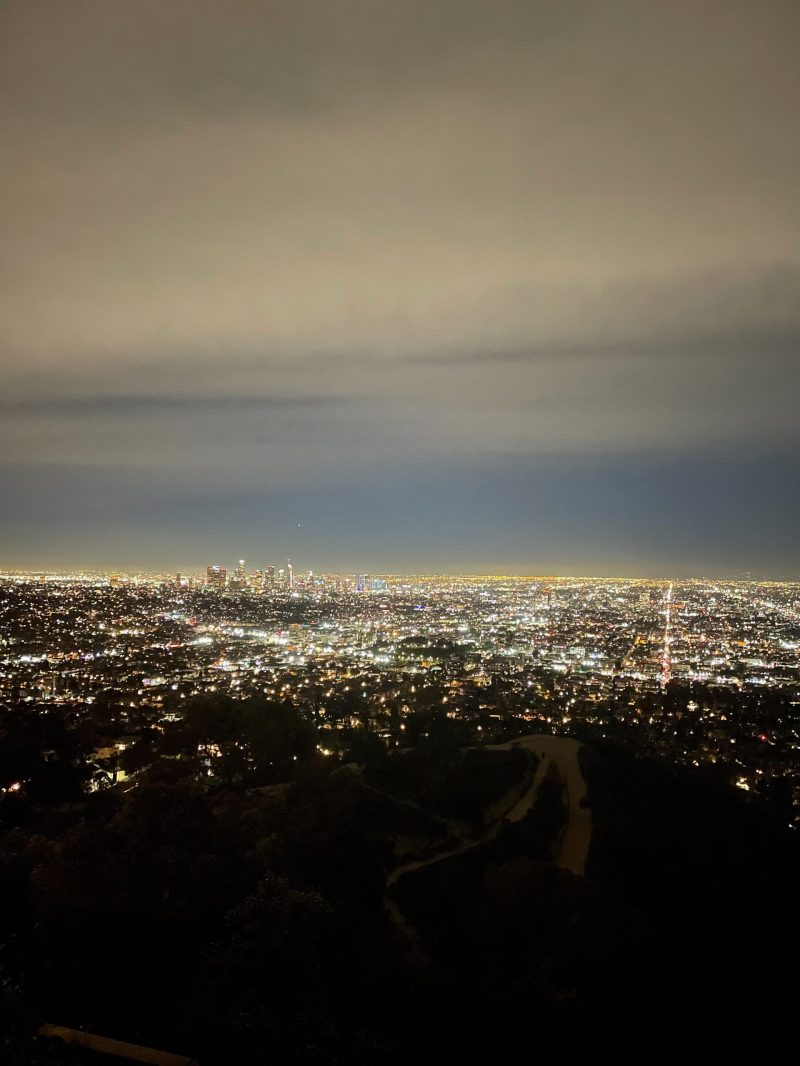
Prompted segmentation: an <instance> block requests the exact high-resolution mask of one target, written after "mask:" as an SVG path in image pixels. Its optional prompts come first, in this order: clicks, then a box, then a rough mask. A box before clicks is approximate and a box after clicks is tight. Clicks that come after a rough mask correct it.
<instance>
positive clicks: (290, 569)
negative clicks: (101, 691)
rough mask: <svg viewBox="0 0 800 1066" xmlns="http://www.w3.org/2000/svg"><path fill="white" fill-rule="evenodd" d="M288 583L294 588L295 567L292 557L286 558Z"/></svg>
mask: <svg viewBox="0 0 800 1066" xmlns="http://www.w3.org/2000/svg"><path fill="white" fill-rule="evenodd" d="M286 584H287V585H288V586H289V588H294V567H293V566H292V560H291V559H287V560H286Z"/></svg>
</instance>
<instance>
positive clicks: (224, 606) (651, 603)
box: [0, 560, 800, 824]
mask: <svg viewBox="0 0 800 1066" xmlns="http://www.w3.org/2000/svg"><path fill="white" fill-rule="evenodd" d="M214 693H216V694H219V695H220V696H233V697H235V698H243V699H244V698H247V697H253V696H266V697H267V698H268V700H269V701H271V702H270V704H269V705H270V706H271V705H273V704H274V702H275V701H280V702H287V701H288V702H290V703H291V705H292V706H293V707H294V709H295V710H296V711H297V712H298V713H299V714H300V715H302V716H303V717H307V718H308V720H309V721H312V722H314V723H315V724H316V727H317V737H318V744H317V746H318V750H319V752H320V753H322V754H323V755H325V756H328V757H330V758H332V759H335V758H342V757H343V756H344V753H345V752H346V751H347V750H348V747H349V745H350V742H351V740H352V737H353V735H354V734H356V733H358V732H359V731H360V732H365V733H369V734H373V735H374V737H376V738H379V739H380V741H381V742H382V743H384V744H385V745H386V746H387V747H389V748H394V749H401V748H402V747H403V746H404V745H406V744H408V743H409V742H411V741H412V740H413V738H414V737H415V735H416V734H419V732H420V731H428V730H435V729H436V728H437V723H439V722H441V721H443V720H449V721H456V722H458V723H460V725H461V727H462V728H463V731H464V737H465V742H467V743H470V744H479V743H481V742H493V741H500V740H506V739H508V738H510V737H513V736H515V735H522V734H530V733H534V732H538V733H541V732H551V733H554V734H562V733H563V734H568V735H573V736H578V737H579V738H584V739H591V738H597V737H607V738H611V739H615V738H616V739H619V740H621V741H623V742H624V743H625V744H627V745H629V746H630V747H631V749H632V750H634V751H636V752H638V753H641V754H643V755H654V754H656V755H661V756H664V757H667V758H669V759H671V760H673V761H675V762H677V763H680V764H683V765H694V766H703V765H706V764H715V765H716V766H717V767H718V768H719V770H720V772H724V773H727V774H728V775H729V778H730V781H731V784H732V785H735V786H737V787H738V788H740V789H743V790H748V791H750V792H752V793H756V794H760V795H761V796H763V797H765V798H767V799H769V800H770V801H771V802H774V803H775V804H777V805H778V807H779V809H781V810H783V811H785V814H786V818H787V820H788V821H789V823H790V824H793V823H795V822H797V824H800V584H792V583H772V582H760V581H752V580H745V579H742V580H725V581H722V580H715V581H711V580H689V581H675V582H670V581H654V580H630V579H618V580H608V579H590V578H512V577H449V576H435V577H432V576H420V577H413V576H392V575H381V576H379V577H375V576H370V575H366V574H362V575H355V576H354V575H348V576H341V575H333V574H324V575H318V574H314V573H311V572H308V573H302V574H300V573H296V572H295V570H294V568H293V567H292V565H291V563H287V565H286V566H285V567H284V568H283V569H278V570H276V569H275V567H272V566H269V567H265V568H263V569H260V570H256V571H255V572H253V571H251V570H249V569H248V568H247V567H246V565H245V562H244V561H243V560H242V561H240V562H239V564H238V565H237V566H236V567H235V568H234V569H232V570H231V571H230V572H226V570H225V569H223V568H222V567H220V566H209V567H208V569H207V571H206V572H205V573H203V574H201V575H197V576H186V575H181V574H177V575H170V576H169V577H166V576H163V575H161V576H153V575H145V574H110V575H109V574H91V573H64V574H55V573H39V574H31V573H7V574H4V575H2V576H0V700H1V701H2V702H3V703H4V704H5V705H6V706H12V705H14V706H17V707H21V708H24V707H25V706H26V705H28V706H29V707H30V713H31V714H45V713H47V714H51V715H52V713H53V711H54V710H57V711H58V712H59V714H60V715H61V716H62V717H63V719H64V722H65V723H66V725H67V726H68V727H69V728H74V729H76V730H78V729H80V728H81V725H82V724H83V723H85V722H86V721H87V720H90V721H91V722H92V723H93V733H92V736H93V737H94V744H93V750H92V751H91V752H90V753H89V754H88V756H87V758H88V760H89V770H90V772H89V773H88V774H87V784H86V787H87V789H92V790H95V789H102V788H114V787H117V788H131V787H134V786H135V783H136V776H137V773H139V772H140V771H141V770H142V769H143V768H145V767H146V765H147V761H148V750H149V747H148V742H147V738H148V737H151V736H152V735H153V732H154V731H161V732H163V731H164V730H168V729H169V727H170V724H171V723H175V722H179V721H180V720H181V718H182V716H183V714H184V711H185V708H186V707H187V706H191V705H192V701H193V700H194V701H196V700H197V698H198V697H203V696H210V695H211V694H214ZM203 754H204V755H205V756H206V759H205V766H206V771H205V772H206V773H207V774H208V775H209V776H210V777H213V774H214V755H215V754H217V752H215V751H213V750H211V751H206V752H204V753H203ZM0 787H2V790H3V793H7V792H8V791H9V790H17V791H21V790H24V789H25V781H24V780H23V781H2V782H0Z"/></svg>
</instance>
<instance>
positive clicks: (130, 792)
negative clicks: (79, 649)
mask: <svg viewBox="0 0 800 1066" xmlns="http://www.w3.org/2000/svg"><path fill="white" fill-rule="evenodd" d="M265 722H268V726H266V725H265ZM357 734H358V731H357V732H356V733H355V734H354V736H353V737H352V738H351V748H350V750H349V751H348V752H347V753H346V754H345V757H344V760H343V761H341V762H340V761H339V760H336V759H331V758H326V757H324V756H323V755H321V754H320V753H319V751H318V749H317V744H316V736H315V734H314V731H313V728H312V727H311V726H310V725H309V724H308V723H305V722H303V721H302V720H300V719H299V718H298V717H297V715H296V714H295V713H294V712H293V711H292V710H291V708H289V707H287V706H285V705H267V704H260V705H258V706H255V705H254V704H249V703H239V704H234V703H231V702H228V701H218V702H217V703H215V704H209V703H208V702H206V703H204V704H202V705H198V706H197V707H196V708H193V709H192V711H191V713H190V714H188V715H187V717H186V719H185V720H184V721H183V722H182V723H180V725H179V726H176V727H175V730H174V731H173V732H172V733H171V734H169V732H168V734H164V735H159V736H158V737H155V738H153V739H152V742H151V744H150V747H149V749H148V751H147V752H146V757H145V756H143V755H142V753H141V752H140V753H139V755H138V756H137V757H136V762H137V765H136V766H135V767H134V765H133V763H132V764H131V769H132V770H134V769H135V777H134V778H133V779H132V780H133V781H134V787H127V789H126V788H125V787H121V786H119V785H118V786H116V787H110V788H108V789H106V790H101V791H97V792H94V793H92V794H89V795H87V794H86V793H85V791H84V790H83V782H81V781H80V780H79V775H77V777H76V778H75V779H74V780H73V779H72V778H71V777H70V774H69V773H67V772H66V771H65V769H64V767H65V766H66V765H67V764H68V760H64V759H52V758H51V759H39V760H38V761H37V760H36V759H34V758H33V755H32V752H33V749H34V747H35V745H33V742H32V741H31V739H30V738H29V737H28V738H27V741H26V738H25V735H24V730H23V729H22V728H21V727H20V728H17V731H16V732H13V731H12V733H11V734H9V733H8V731H7V732H6V740H7V745H6V747H5V749H4V756H3V757H4V758H5V759H6V760H10V759H17V760H18V761H19V760H23V761H24V758H28V759H29V763H30V765H29V770H28V778H27V780H28V781H30V782H33V783H34V787H32V788H28V789H27V790H21V791H24V792H25V794H24V795H19V794H17V793H13V794H12V793H10V792H9V793H6V794H5V796H4V797H3V799H2V802H1V803H0V815H2V852H1V853H0V892H2V903H3V905H2V909H0V962H1V963H2V1004H1V1005H0V1009H2V1015H1V1016H0V1018H1V1020H2V1034H3V1036H2V1039H3V1049H2V1056H0V1057H2V1059H3V1061H7V1062H10V1063H15V1064H16V1063H19V1064H20V1066H25V1064H31V1066H32V1064H42V1066H44V1064H47V1066H53V1064H56V1063H80V1062H90V1061H92V1062H94V1061H100V1060H99V1059H94V1058H90V1057H88V1056H86V1055H82V1054H81V1053H78V1052H74V1051H69V1050H65V1049H58V1048H56V1047H50V1046H48V1045H46V1044H45V1043H43V1042H42V1041H40V1040H37V1038H36V1036H35V1034H36V1032H37V1030H38V1028H39V1027H40V1025H41V1024H42V1023H43V1022H52V1023H55V1024H59V1025H65V1026H70V1027H75V1028H85V1029H88V1030H91V1031H92V1032H95V1033H100V1034H103V1035H107V1036H111V1037H115V1038H117V1039H120V1040H128V1041H132V1042H136V1043H140V1044H145V1045H149V1046H152V1047H157V1048H162V1049H165V1050H169V1051H175V1052H180V1053H182V1054H185V1055H191V1056H193V1057H195V1058H196V1059H197V1060H198V1061H199V1062H200V1063H202V1064H203V1066H211V1064H222V1063H251V1062H253V1063H261V1062H264V1063H267V1062H270V1063H273V1062H274V1063H356V1064H359V1063H363V1064H368V1063H369V1064H372V1063H375V1064H381V1063H387V1064H390V1063H406V1062H415V1061H427V1060H429V1059H433V1058H437V1059H438V1058H441V1057H442V1056H443V1055H446V1056H448V1057H452V1056H459V1057H461V1058H464V1057H465V1056H471V1057H474V1056H475V1055H491V1056H492V1057H496V1056H498V1055H501V1054H503V1055H505V1054H508V1055H511V1054H514V1055H515V1056H516V1055H518V1054H519V1051H518V1050H514V1049H515V1048H516V1049H518V1048H520V1047H521V1048H527V1049H528V1050H527V1051H526V1052H525V1054H526V1057H527V1054H528V1053H531V1054H543V1053H547V1054H559V1055H561V1054H563V1055H569V1056H571V1055H573V1054H576V1053H579V1052H580V1053H586V1054H589V1053H591V1052H592V1050H593V1049H594V1050H597V1049H598V1048H599V1047H604V1048H607V1047H615V1048H616V1049H617V1050H618V1051H619V1053H623V1052H624V1051H626V1050H635V1049H636V1048H637V1047H639V1048H649V1049H650V1050H651V1051H652V1049H653V1048H654V1047H655V1046H656V1045H662V1044H664V1043H666V1042H668V1041H670V1040H672V1039H677V1040H678V1042H679V1043H680V1042H682V1041H691V1045H692V1046H696V1042H697V1041H698V1040H700V1041H702V1042H703V1044H704V1046H716V1047H717V1048H718V1049H721V1048H722V1046H723V1044H725V1043H727V1042H729V1041H730V1040H731V1038H734V1039H735V1040H736V1041H738V1042H740V1043H742V1044H743V1042H744V1041H745V1040H747V1039H748V1038H749V1037H750V1036H757V1037H758V1036H760V1040H761V1043H762V1045H763V1043H764V1040H765V1039H767V1038H772V1037H774V1036H776V1034H777V1031H778V1029H779V1028H780V1026H781V1025H782V1024H783V1023H784V1022H785V1021H788V1019H789V1016H790V1015H789V1011H790V1000H791V995H792V993H793V977H792V974H793V971H794V969H795V967H796V958H797V953H796V936H795V933H794V918H795V912H796V893H797V886H798V883H799V882H798V876H797V874H798V867H797V846H796V843H797V842H796V840H795V839H794V837H793V834H792V833H791V831H790V830H788V829H785V828H780V827H779V824H778V821H777V820H775V819H773V817H772V814H771V812H770V810H769V809H768V808H766V807H761V806H760V805H759V804H758V803H756V802H754V801H753V800H752V797H750V796H748V795H745V794H742V793H740V792H737V791H735V790H733V789H731V788H730V786H729V783H728V782H727V780H724V779H720V780H717V779H715V777H714V776H713V774H711V775H709V773H708V772H703V773H701V772H700V771H697V772H695V771H687V770H675V769H673V768H671V767H670V766H668V765H666V764H665V763H663V762H657V761H650V760H637V759H634V758H633V757H632V756H631V755H630V754H629V753H627V752H626V751H625V750H623V749H622V748H616V747H613V746H598V745H591V746H589V745H587V746H584V747H583V748H582V749H581V752H580V758H581V765H582V770H583V774H584V777H585V779H586V782H587V785H588V802H589V805H590V807H591V811H592V818H593V833H592V841H591V847H590V852H589V857H588V863H587V868H586V877H576V876H573V875H572V874H570V873H569V872H567V871H566V870H563V869H560V868H559V867H558V865H557V862H556V861H554V860H555V858H557V856H558V853H559V840H560V839H561V835H562V834H563V832H564V827H565V823H566V820H567V818H568V807H567V804H566V802H565V797H564V794H563V782H561V781H560V780H559V778H558V774H557V773H550V774H548V775H547V776H546V777H545V778H544V780H543V783H542V785H541V787H540V788H539V792H538V799H537V802H536V804H535V806H534V807H533V809H532V811H531V812H530V813H529V814H528V815H527V816H526V817H525V818H523V819H521V820H520V821H518V822H515V823H513V824H512V823H510V822H503V821H502V819H501V818H500V819H499V820H498V812H502V810H503V809H504V806H505V807H508V806H510V805H511V803H512V802H513V801H514V799H515V798H518V797H519V795H521V794H522V793H523V792H524V790H525V788H526V787H528V786H529V785H530V782H531V780H532V775H533V774H534V773H535V769H536V759H535V757H534V756H531V755H530V754H526V753H524V752H521V751H515V750H511V751H499V750H498V751H489V750H466V749H464V747H463V744H462V743H461V738H460V737H459V735H458V733H457V731H453V732H452V733H448V731H447V728H446V727H443V728H442V729H441V730H439V731H434V732H432V733H431V734H430V735H429V736H427V737H420V740H419V743H418V745H417V746H416V747H415V748H413V749H411V750H409V751H407V752H404V753H400V754H394V755H391V756H390V755H388V754H387V753H386V752H385V750H384V748H383V746H382V744H381V743H380V742H379V741H378V740H377V739H376V738H373V737H370V736H365V735H357ZM34 739H35V740H36V743H40V742H41V737H38V739H37V738H34ZM26 743H28V748H26V747H25V744H26ZM48 743H49V744H57V743H58V737H50V738H49V739H48ZM48 750H52V749H48ZM245 751H246V752H247V753H248V754H247V757H246V758H245V757H244V755H243V752H245ZM209 752H211V753H212V754H211V755H209ZM212 763H213V773H212V774H211V775H209V773H208V771H209V769H211V764H212ZM48 767H49V768H50V769H49V770H48ZM259 767H260V769H259ZM437 855H444V856H446V857H444V858H442V859H441V860H440V861H436V862H426V861H425V860H426V859H427V858H431V857H433V856H437ZM414 861H418V862H420V865H419V866H418V867H416V868H415V869H410V870H409V871H408V872H407V873H405V874H403V875H402V876H399V877H396V878H394V879H393V878H392V877H391V874H392V872H393V871H396V870H397V869H398V867H404V866H411V865H412V864H413V862H414ZM387 879H388V882H389V884H388V886H387ZM641 1041H645V1043H644V1044H642V1043H641ZM520 1042H521V1043H520ZM685 1046H686V1045H685ZM102 1061H110V1060H102Z"/></svg>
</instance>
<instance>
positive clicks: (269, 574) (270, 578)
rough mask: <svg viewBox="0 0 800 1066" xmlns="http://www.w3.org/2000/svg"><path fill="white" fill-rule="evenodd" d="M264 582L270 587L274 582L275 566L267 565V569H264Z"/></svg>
mask: <svg viewBox="0 0 800 1066" xmlns="http://www.w3.org/2000/svg"><path fill="white" fill-rule="evenodd" d="M266 583H267V585H268V587H269V588H272V586H273V585H274V584H275V567H274V566H268V567H267V570H266Z"/></svg>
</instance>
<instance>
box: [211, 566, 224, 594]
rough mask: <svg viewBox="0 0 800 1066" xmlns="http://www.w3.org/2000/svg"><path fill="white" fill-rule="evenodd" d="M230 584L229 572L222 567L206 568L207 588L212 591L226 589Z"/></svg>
mask: <svg viewBox="0 0 800 1066" xmlns="http://www.w3.org/2000/svg"><path fill="white" fill-rule="evenodd" d="M227 583H228V571H227V570H224V569H223V568H222V567H221V566H208V567H206V586H207V588H210V589H224V588H225V586H226V585H227Z"/></svg>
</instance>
